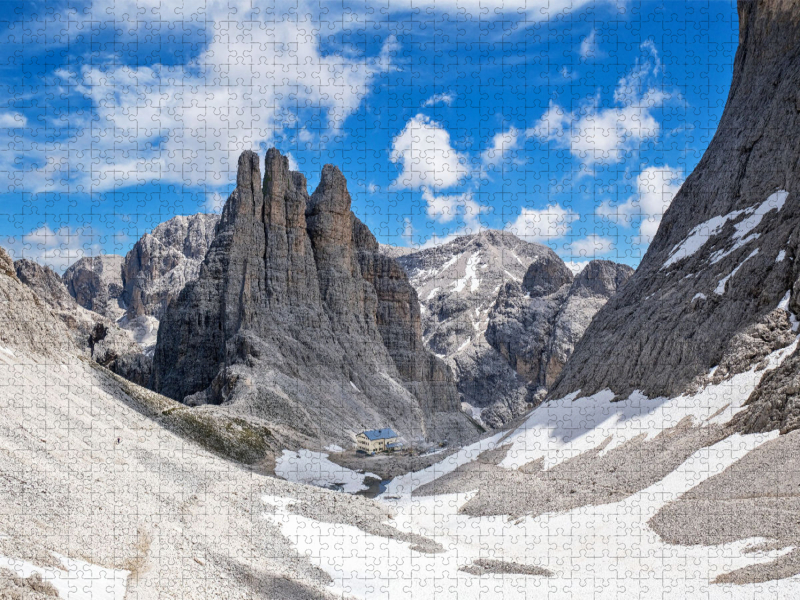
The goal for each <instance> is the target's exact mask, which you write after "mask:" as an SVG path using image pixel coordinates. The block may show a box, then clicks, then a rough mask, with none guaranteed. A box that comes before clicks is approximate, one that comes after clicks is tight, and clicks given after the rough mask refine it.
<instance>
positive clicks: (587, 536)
mask: <svg viewBox="0 0 800 600" xmlns="http://www.w3.org/2000/svg"><path fill="white" fill-rule="evenodd" d="M776 435H777V434H775V433H773V434H755V435H738V434H737V435H733V436H731V437H729V438H727V439H725V440H722V441H720V442H718V443H717V444H714V445H713V446H710V447H707V448H702V449H700V450H698V451H697V452H695V453H694V454H692V455H691V456H690V457H689V458H688V459H687V460H686V461H685V462H684V463H683V464H681V465H680V466H679V467H678V468H677V469H676V470H675V471H673V472H672V473H670V474H669V475H668V476H667V477H665V478H664V479H662V480H661V481H659V482H657V483H656V484H654V485H652V486H651V487H649V488H647V489H645V490H643V491H641V492H639V493H637V494H633V495H631V496H629V497H628V498H626V499H625V500H623V501H620V502H615V503H611V504H606V505H602V506H585V507H581V508H577V509H574V510H570V511H567V512H563V513H548V514H544V515H542V516H539V517H536V518H531V517H524V518H521V519H509V518H508V517H506V516H492V517H470V516H468V515H464V514H460V513H459V508H460V507H461V506H463V505H464V504H465V503H466V502H467V501H469V500H470V499H471V498H472V497H473V496H474V493H465V494H447V495H440V496H422V497H414V498H413V499H412V498H410V497H408V496H404V497H402V498H399V499H386V498H385V496H384V500H383V501H384V502H386V503H387V504H388V505H389V506H390V507H391V508H392V511H393V513H394V519H393V520H392V525H393V526H395V527H396V528H398V529H400V530H401V531H406V532H411V533H415V534H417V535H422V536H425V537H429V538H431V539H435V540H436V541H437V542H439V543H440V544H441V545H442V546H443V547H444V548H445V551H444V552H439V553H431V554H429V553H423V552H418V551H416V550H413V549H412V548H411V545H410V544H409V543H407V542H400V541H397V540H392V539H387V538H382V537H378V536H375V535H371V534H367V533H365V532H363V531H361V530H359V529H357V528H356V527H353V526H350V525H343V524H331V523H323V522H319V521H315V520H313V519H308V518H306V517H302V516H298V515H294V514H291V512H290V511H289V510H287V509H286V506H287V505H288V504H289V503H287V502H284V501H282V500H281V499H269V498H265V502H269V504H272V505H273V506H274V507H275V511H274V513H273V514H265V515H264V516H265V518H267V519H268V520H270V521H271V522H272V523H274V524H275V525H277V526H278V527H280V529H281V532H282V533H283V535H285V536H286V537H287V538H289V539H290V540H291V542H292V543H293V544H294V545H295V547H296V549H297V551H298V553H299V554H301V555H306V556H308V557H309V559H310V560H311V561H312V562H313V563H314V564H315V565H316V566H318V567H319V568H321V569H323V570H324V571H326V572H327V573H328V574H329V575H330V576H331V578H332V580H333V583H332V585H331V591H333V592H334V593H335V594H337V595H340V594H341V595H347V596H348V597H349V596H353V597H356V598H370V599H383V598H386V599H391V600H397V599H401V600H402V599H409V600H420V599H422V598H434V597H435V598H437V599H443V600H447V599H453V600H471V599H478V598H485V597H487V593H488V591H489V590H491V594H490V595H491V596H492V597H498V598H500V597H502V598H506V599H509V600H514V599H520V600H522V599H525V600H527V599H529V598H532V597H546V598H548V599H550V600H561V599H565V600H566V599H569V600H573V599H578V598H615V599H617V598H618V599H622V600H625V599H631V600H633V599H636V600H639V599H640V598H661V597H676V598H687V597H702V598H705V599H709V600H722V599H725V600H727V599H733V600H744V599H748V600H750V599H752V598H754V597H760V596H759V594H770V597H773V596H774V595H775V594H778V595H777V596H774V597H790V596H793V595H794V594H797V593H798V592H800V578H797V577H794V578H791V579H783V580H780V581H770V582H767V583H764V584H749V585H736V586H723V585H715V584H712V583H711V581H713V579H714V577H715V576H716V575H720V574H722V573H726V572H730V571H733V570H736V569H740V568H743V567H746V566H749V565H755V564H761V563H764V562H768V561H770V560H773V559H775V558H776V557H778V556H781V555H783V554H786V553H787V552H789V551H790V550H791V548H782V549H779V550H774V551H769V552H761V553H752V552H749V551H748V550H749V547H750V546H752V545H753V544H755V543H758V542H761V541H762V540H761V539H755V538H753V539H748V540H740V541H737V542H733V543H729V544H723V545H719V546H700V545H695V546H678V545H671V544H667V543H665V542H664V541H663V540H661V538H660V537H659V536H658V535H657V534H656V533H655V532H654V531H653V530H652V529H651V528H650V527H649V526H648V525H647V520H648V519H649V518H650V517H652V516H653V515H654V514H655V513H656V512H657V511H658V510H659V509H660V508H661V507H662V506H664V505H665V504H666V503H668V502H670V501H673V500H675V499H676V498H678V497H679V496H681V495H682V494H684V493H685V492H687V491H688V490H690V489H692V488H693V487H694V486H696V485H698V484H700V483H702V482H703V481H705V480H706V479H708V478H710V477H712V476H714V475H716V474H718V473H721V472H722V471H723V470H724V469H725V468H727V467H728V466H730V465H731V464H733V463H734V462H736V461H737V460H740V459H741V458H742V457H744V456H745V455H746V454H747V453H748V452H750V451H752V450H753V449H755V448H757V447H758V446H760V445H761V444H763V443H765V442H766V441H769V440H770V439H773V438H774V437H775V436H776ZM495 437H496V436H495ZM302 532H313V535H306V534H304V533H302ZM576 540H580V550H581V551H580V552H576V546H575V544H576ZM374 548H380V549H381V551H380V552H375V551H374V550H372V549H374ZM480 558H493V559H497V560H503V561H510V562H515V563H519V564H523V565H530V566H538V567H542V568H545V569H548V570H550V571H552V572H553V576H552V577H549V578H545V577H540V576H528V575H514V574H502V575H500V574H487V575H484V576H482V577H480V578H478V577H476V576H473V575H470V574H468V573H465V572H464V571H462V570H461V569H462V568H464V567H467V566H469V565H471V564H473V563H474V562H475V561H476V560H478V559H480ZM687 565H691V567H692V568H691V569H687V568H686V567H687ZM576 573H583V574H591V576H590V577H586V578H583V577H582V578H581V583H580V585H576V580H575V576H576V575H575V574H576ZM622 573H627V574H634V573H635V574H636V576H635V577H631V576H624V577H621V576H620V574H622Z"/></svg>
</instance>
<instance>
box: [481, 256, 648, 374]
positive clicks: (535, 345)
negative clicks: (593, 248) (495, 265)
mask: <svg viewBox="0 0 800 600" xmlns="http://www.w3.org/2000/svg"><path fill="white" fill-rule="evenodd" d="M553 262H554V261H551V260H547V261H535V262H534V263H532V264H531V266H530V267H529V268H528V272H527V273H526V275H525V278H524V279H523V282H522V285H521V286H520V285H518V284H516V283H514V282H510V283H507V284H506V285H505V286H504V287H503V288H502V289H501V290H500V293H499V294H498V297H497V301H496V302H495V305H494V307H493V308H492V311H491V313H490V314H489V326H488V328H487V330H486V339H487V340H488V341H489V343H490V344H491V345H492V346H493V347H494V348H495V349H496V350H497V351H498V352H500V353H501V354H502V355H503V357H505V358H506V360H507V361H508V362H509V364H511V366H512V367H513V368H514V369H515V370H516V371H517V372H518V373H519V374H520V375H521V376H522V377H524V378H525V379H526V380H527V381H529V382H531V383H532V384H533V385H534V386H535V388H536V389H542V388H549V387H550V386H551V385H553V383H554V382H555V381H556V379H557V377H558V376H559V374H560V373H561V370H562V369H563V367H564V365H565V364H566V363H567V360H568V359H569V357H570V356H571V354H572V351H573V349H574V347H575V345H576V344H577V343H578V341H579V340H580V339H581V337H582V336H583V333H584V331H586V328H587V327H588V326H589V323H591V321H592V318H593V317H594V315H595V313H597V311H598V310H599V309H600V308H601V307H602V306H603V305H605V303H606V302H608V300H609V298H612V297H613V296H614V295H615V294H616V293H617V289H618V288H619V287H621V286H622V285H623V284H624V283H625V282H626V281H627V279H628V278H629V277H630V276H631V274H632V273H633V269H631V268H630V267H628V266H626V265H621V264H618V263H614V262H611V261H608V260H593V261H591V262H590V263H589V264H588V265H586V267H584V269H583V270H582V271H581V272H580V273H579V274H578V275H577V276H576V277H575V278H574V279H572V275H571V273H568V272H565V271H564V269H559V268H558V266H557V263H556V264H555V265H553ZM562 264H563V263H562ZM567 275H569V276H567Z"/></svg>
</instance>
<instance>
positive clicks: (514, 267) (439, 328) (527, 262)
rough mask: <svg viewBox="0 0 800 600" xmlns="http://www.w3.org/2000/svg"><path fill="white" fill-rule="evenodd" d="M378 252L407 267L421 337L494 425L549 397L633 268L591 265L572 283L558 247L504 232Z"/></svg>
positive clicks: (462, 397) (464, 396)
mask: <svg viewBox="0 0 800 600" xmlns="http://www.w3.org/2000/svg"><path fill="white" fill-rule="evenodd" d="M379 251H380V253H381V254H383V255H384V256H391V257H397V263H399V264H400V265H401V266H402V267H403V268H404V269H405V271H406V272H407V273H408V276H409V281H410V283H411V285H413V286H414V288H415V289H416V291H417V293H418V294H419V298H420V303H421V313H422V314H421V319H420V321H421V323H420V326H421V330H422V338H421V339H422V340H423V342H424V344H425V346H426V347H427V348H428V349H429V350H431V351H432V352H434V353H435V354H436V356H438V357H441V358H442V359H443V360H444V361H445V362H446V363H447V364H448V365H449V366H450V367H451V368H452V370H453V373H454V375H455V378H456V386H457V390H458V395H459V401H461V402H463V403H464V408H465V409H467V410H469V411H470V413H471V414H472V415H473V416H475V417H476V418H480V419H481V420H482V421H483V422H484V423H485V424H486V425H489V426H491V427H501V426H503V425H504V424H505V423H507V422H508V421H510V420H511V419H513V418H515V417H518V416H520V415H522V414H523V413H525V412H526V411H528V410H530V408H531V407H532V406H533V405H534V404H536V403H537V402H539V401H540V400H541V399H542V397H543V395H544V393H545V389H546V387H547V386H549V385H551V384H552V383H553V382H554V381H555V379H556V377H557V375H558V373H559V372H560V371H561V368H562V367H563V365H564V363H565V362H566V360H567V358H568V357H569V355H570V354H571V353H572V349H573V347H574V345H575V343H577V341H578V339H579V338H580V336H581V334H582V333H583V331H584V330H585V329H586V327H587V326H588V325H589V322H590V321H591V319H592V317H593V316H594V314H595V312H597V310H598V309H599V308H600V307H601V306H602V305H603V304H604V303H605V302H606V301H607V300H608V298H610V297H611V296H612V295H613V294H614V293H615V292H616V287H617V284H618V283H620V282H619V281H618V279H619V278H622V279H625V278H626V277H627V276H628V275H630V273H631V272H632V269H630V268H629V267H625V266H623V265H617V264H615V263H612V262H609V261H593V262H592V263H591V264H590V265H589V267H588V268H586V269H584V271H583V272H582V273H581V275H579V276H578V277H577V278H575V285H574V288H573V287H571V285H572V283H573V274H572V271H571V270H570V269H569V268H568V267H567V265H566V264H565V263H564V261H563V260H561V259H560V258H559V257H558V255H557V254H556V253H555V252H553V250H551V249H550V248H548V247H547V246H543V245H541V244H535V243H528V242H525V241H523V240H521V239H519V238H518V237H516V236H515V235H513V234H512V233H509V232H507V231H494V230H486V231H481V232H479V233H476V234H471V235H465V236H460V237H457V238H455V239H453V240H452V241H450V242H448V243H446V244H442V245H441V246H436V247H434V248H426V249H423V250H418V251H409V250H408V249H399V248H393V247H390V246H382V247H379ZM392 264H394V261H392ZM608 278H610V280H609V281H607V279H608ZM587 288H589V289H587Z"/></svg>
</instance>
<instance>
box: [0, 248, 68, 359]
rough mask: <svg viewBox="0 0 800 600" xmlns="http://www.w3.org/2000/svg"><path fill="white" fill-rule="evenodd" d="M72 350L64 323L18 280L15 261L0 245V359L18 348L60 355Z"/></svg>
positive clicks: (54, 355) (13, 353)
mask: <svg viewBox="0 0 800 600" xmlns="http://www.w3.org/2000/svg"><path fill="white" fill-rule="evenodd" d="M75 351H76V347H75V344H74V342H73V338H72V336H71V335H70V334H69V332H68V331H67V328H66V326H65V325H64V323H63V322H61V320H60V319H59V318H58V317H57V316H56V315H54V314H53V311H52V310H50V307H49V306H48V305H47V304H46V303H45V302H44V301H43V300H41V299H40V298H39V296H37V295H36V293H35V292H34V291H33V290H32V289H31V288H29V287H28V286H26V285H24V284H23V283H22V282H21V281H20V280H19V278H18V277H17V274H16V270H15V269H14V263H13V262H12V261H11V258H10V257H9V255H8V253H7V252H6V251H5V249H3V248H0V359H2V355H3V354H6V355H12V356H13V355H15V354H16V353H20V352H22V353H31V354H36V355H40V356H45V357H48V358H51V359H59V358H62V357H63V355H64V354H65V353H68V352H75Z"/></svg>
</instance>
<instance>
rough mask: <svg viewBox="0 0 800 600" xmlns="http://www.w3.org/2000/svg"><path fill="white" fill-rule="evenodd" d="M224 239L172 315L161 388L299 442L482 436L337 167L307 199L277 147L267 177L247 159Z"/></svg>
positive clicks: (159, 360)
mask: <svg viewBox="0 0 800 600" xmlns="http://www.w3.org/2000/svg"><path fill="white" fill-rule="evenodd" d="M216 231H217V235H216V238H215V239H214V241H213V242H212V244H211V246H210V248H209V250H208V252H207V254H206V256H205V260H204V261H203V262H202V264H201V266H200V269H199V276H198V278H197V280H195V281H192V282H190V283H188V284H187V285H186V286H185V287H184V289H183V291H182V292H181V293H180V295H179V297H178V298H177V299H176V300H174V301H172V302H171V303H170V304H169V306H168V308H167V310H166V313H165V314H164V317H163V320H162V323H161V327H160V329H159V332H158V343H157V346H156V350H155V355H154V370H153V385H154V388H155V389H156V390H157V391H160V392H161V393H164V394H166V395H168V396H171V397H173V398H175V399H178V400H182V401H185V402H186V403H189V404H206V403H211V404H224V405H225V406H227V407H229V408H230V410H232V411H235V412H238V413H242V414H249V415H253V416H256V417H261V418H264V419H267V420H268V421H270V422H272V423H274V424H275V425H276V426H280V427H283V428H288V429H290V430H292V431H293V432H294V433H295V436H296V438H297V439H298V440H299V439H309V438H310V439H317V440H322V441H329V440H336V441H345V442H346V441H349V440H350V439H351V436H352V435H353V434H354V433H357V432H358V431H360V430H362V429H365V428H372V427H385V426H390V427H393V428H395V429H396V430H397V431H398V432H400V433H401V434H403V435H405V436H407V437H408V438H412V439H421V438H427V439H437V440H446V439H450V440H457V439H458V440H460V439H463V438H465V437H468V436H470V435H472V434H474V433H475V431H476V430H475V427H474V426H473V425H472V424H471V423H470V422H469V421H468V419H467V418H466V417H465V416H464V415H463V414H462V413H461V412H460V411H459V407H458V403H457V396H456V393H455V389H454V387H453V383H452V376H451V375H450V374H449V371H448V370H447V368H446V366H444V365H442V364H441V363H439V362H438V361H436V359H435V357H432V356H430V355H429V354H427V353H426V352H425V350H424V348H422V344H421V341H420V340H419V332H418V328H419V317H418V315H419V306H418V303H417V301H416V296H415V294H414V293H413V288H411V287H410V286H409V285H408V281H407V279H406V278H405V275H404V273H403V272H402V270H401V269H400V268H399V267H396V266H393V265H392V263H391V259H388V258H385V257H383V256H381V255H380V254H379V253H378V252H377V244H376V243H375V240H374V238H373V237H372V235H371V234H370V233H369V231H368V230H367V229H366V227H364V226H363V224H361V223H360V222H359V221H358V220H357V219H356V218H355V217H354V215H353V214H352V212H351V211H350V196H349V194H348V192H347V187H346V181H345V178H344V176H343V175H342V174H341V172H339V170H338V169H336V168H335V167H332V166H330V165H327V166H326V167H325V168H324V169H323V172H322V177H321V179H320V185H319V187H318V188H317V190H316V191H315V192H314V194H313V195H312V196H311V197H309V196H308V192H307V191H306V180H305V177H304V176H303V175H302V174H300V173H297V172H292V171H290V170H289V167H288V160H287V159H286V158H285V157H283V156H281V155H280V153H279V152H278V151H277V150H275V149H272V150H270V151H269V152H268V153H267V156H266V160H265V166H264V175H263V179H262V176H261V171H260V168H259V159H258V156H257V155H256V154H254V153H252V152H245V153H243V154H242V156H241V157H240V159H239V168H238V173H237V185H236V189H235V190H234V192H233V193H232V194H231V196H230V198H229V199H228V201H227V203H226V204H225V207H224V209H223V212H222V216H221V219H220V221H219V224H218V226H217V230H216ZM415 311H416V315H417V316H416V321H415ZM415 323H416V325H415ZM415 327H416V328H417V329H415Z"/></svg>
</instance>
